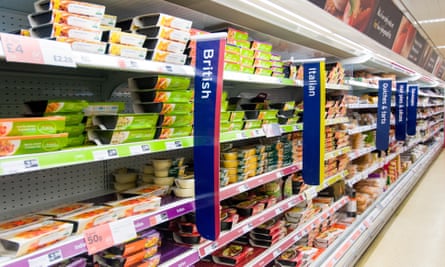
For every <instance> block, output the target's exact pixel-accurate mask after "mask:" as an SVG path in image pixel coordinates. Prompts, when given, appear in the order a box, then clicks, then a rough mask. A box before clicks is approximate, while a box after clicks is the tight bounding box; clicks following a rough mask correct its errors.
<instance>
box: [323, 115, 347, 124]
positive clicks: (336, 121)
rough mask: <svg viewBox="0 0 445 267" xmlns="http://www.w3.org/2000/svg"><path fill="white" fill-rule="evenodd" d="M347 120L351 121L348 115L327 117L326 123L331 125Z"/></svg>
mask: <svg viewBox="0 0 445 267" xmlns="http://www.w3.org/2000/svg"><path fill="white" fill-rule="evenodd" d="M347 122H349V118H348V117H340V118H335V119H326V121H325V125H326V126H330V125H335V124H341V123H347Z"/></svg>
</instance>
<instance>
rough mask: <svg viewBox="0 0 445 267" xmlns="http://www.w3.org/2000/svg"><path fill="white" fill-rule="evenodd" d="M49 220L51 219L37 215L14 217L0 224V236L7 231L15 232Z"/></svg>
mask: <svg viewBox="0 0 445 267" xmlns="http://www.w3.org/2000/svg"><path fill="white" fill-rule="evenodd" d="M49 219H51V217H48V216H43V215H38V214H29V215H25V216H21V217H16V218H13V219H10V220H7V221H2V222H0V234H1V233H4V232H7V231H13V230H17V229H19V228H24V227H27V226H30V225H32V224H37V223H40V222H43V221H46V220H49Z"/></svg>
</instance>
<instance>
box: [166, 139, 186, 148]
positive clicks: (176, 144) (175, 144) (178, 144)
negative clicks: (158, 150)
mask: <svg viewBox="0 0 445 267" xmlns="http://www.w3.org/2000/svg"><path fill="white" fill-rule="evenodd" d="M165 146H166V148H167V149H168V150H170V149H178V148H181V147H182V142H181V141H180V140H177V141H172V142H166V143H165Z"/></svg>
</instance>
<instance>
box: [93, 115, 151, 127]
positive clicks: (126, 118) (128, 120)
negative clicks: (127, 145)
mask: <svg viewBox="0 0 445 267" xmlns="http://www.w3.org/2000/svg"><path fill="white" fill-rule="evenodd" d="M158 118H159V114H149V113H147V114H118V115H102V116H94V117H93V125H94V126H98V127H99V128H100V129H102V130H135V129H145V128H154V127H156V125H157V123H158Z"/></svg>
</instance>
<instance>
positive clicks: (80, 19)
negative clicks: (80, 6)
mask: <svg viewBox="0 0 445 267" xmlns="http://www.w3.org/2000/svg"><path fill="white" fill-rule="evenodd" d="M28 20H29V24H30V25H31V27H37V26H39V25H43V24H47V23H58V24H66V25H70V26H73V27H78V28H83V29H90V30H99V29H100V22H101V19H100V18H98V17H88V16H82V15H78V14H72V13H69V12H65V11H62V10H48V11H44V12H39V13H34V14H30V15H29V16H28Z"/></svg>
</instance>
